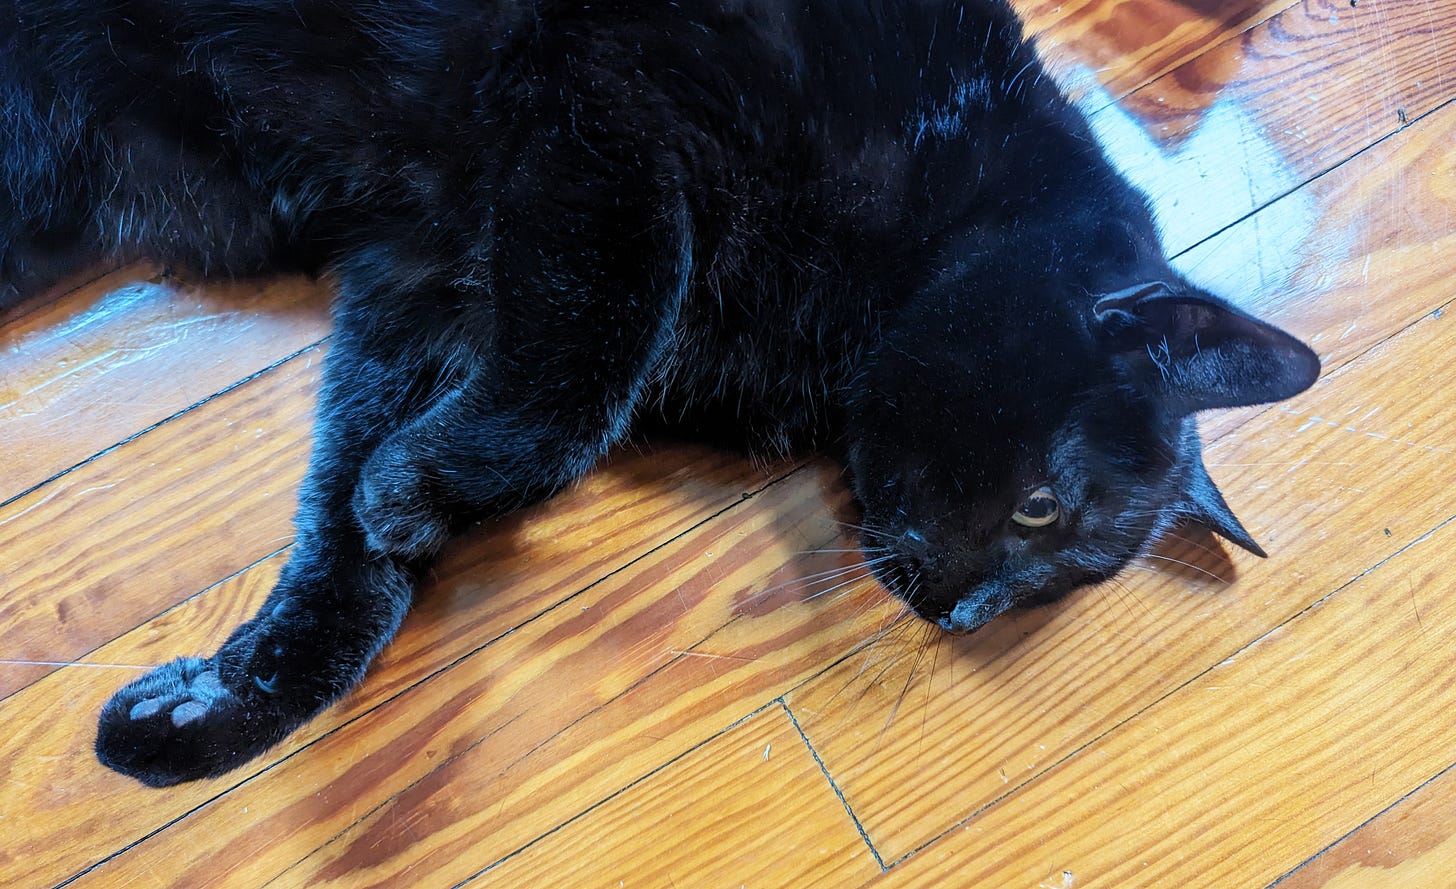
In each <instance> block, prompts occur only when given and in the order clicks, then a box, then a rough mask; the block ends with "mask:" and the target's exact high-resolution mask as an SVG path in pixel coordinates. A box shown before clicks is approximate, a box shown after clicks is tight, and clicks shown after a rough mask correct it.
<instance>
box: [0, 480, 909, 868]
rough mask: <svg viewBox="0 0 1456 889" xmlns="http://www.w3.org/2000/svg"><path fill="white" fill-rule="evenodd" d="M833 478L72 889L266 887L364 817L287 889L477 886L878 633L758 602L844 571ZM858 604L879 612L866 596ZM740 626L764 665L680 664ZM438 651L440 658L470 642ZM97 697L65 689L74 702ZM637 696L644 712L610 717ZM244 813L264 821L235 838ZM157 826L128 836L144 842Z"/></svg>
mask: <svg viewBox="0 0 1456 889" xmlns="http://www.w3.org/2000/svg"><path fill="white" fill-rule="evenodd" d="M837 475H838V471H837V470H836V469H833V468H832V467H816V471H814V472H803V473H798V474H796V475H794V476H791V477H790V478H789V479H788V480H786V481H784V482H781V483H779V484H777V485H774V486H772V487H770V488H768V489H767V490H765V491H764V492H763V493H761V494H758V495H757V496H755V498H754V499H753V501H752V504H753V506H754V508H753V509H747V508H743V507H735V508H734V509H731V510H729V511H728V512H726V513H724V514H723V515H720V516H718V517H717V518H715V519H713V520H712V521H710V522H708V523H707V524H705V525H704V526H703V527H702V528H701V529H699V531H698V532H696V533H695V534H693V535H688V536H684V537H683V538H680V539H678V540H675V541H673V542H672V543H670V544H669V545H667V546H664V547H662V548H660V549H658V550H656V551H654V552H652V553H650V554H649V555H647V556H646V557H644V558H643V559H641V560H639V561H638V562H636V563H634V564H632V565H630V566H628V567H627V568H624V569H623V570H621V571H619V572H617V573H616V574H614V575H612V576H611V577H609V578H606V579H605V580H603V581H602V582H601V583H599V584H596V585H595V586H593V587H591V588H590V589H588V590H586V591H584V592H583V593H581V594H580V595H579V596H577V597H576V598H573V599H572V600H570V601H569V602H567V603H564V604H563V605H562V606H561V607H559V608H556V609H554V610H552V611H550V612H548V613H546V614H544V615H542V616H541V617H540V618H539V619H537V620H534V621H531V622H528V623H526V624H525V625H523V626H521V627H520V628H518V629H516V630H515V631H514V632H512V633H510V634H509V635H506V636H504V637H502V638H500V639H498V640H496V641H495V642H494V643H492V644H489V645H485V646H484V647H483V648H482V649H481V650H479V651H477V652H475V653H474V654H472V655H470V656H469V657H467V658H466V659H465V660H463V661H461V662H460V663H458V664H455V665H454V666H453V667H452V668H451V669H449V670H447V671H445V672H443V673H441V674H439V675H437V676H435V677H433V678H432V679H431V680H430V681H429V682H426V683H424V684H421V685H417V686H414V687H412V688H409V689H408V690H407V691H405V692H404V693H403V694H401V695H399V696H398V697H396V698H393V699H392V700H390V701H388V702H387V703H385V704H384V705H383V706H379V707H378V708H377V709H373V710H371V711H370V712H368V713H367V714H366V715H364V716H363V717H362V718H360V719H357V720H356V721H353V722H351V723H349V724H347V725H345V726H344V727H343V728H341V729H339V730H338V731H334V732H332V733H330V734H327V735H326V736H324V737H323V738H322V739H321V740H319V741H318V743H317V744H314V745H313V746H312V747H310V748H309V749H308V750H306V751H304V752H303V753H300V754H299V755H297V756H294V757H292V758H289V759H287V760H285V761H283V762H281V763H280V764H279V765H277V766H276V767H274V768H273V769H272V770H271V771H270V772H268V773H267V776H266V780H259V781H252V782H249V783H246V784H243V785H242V786H241V787H238V788H237V789H235V790H233V791H232V792H231V793H230V794H228V795H227V796H226V797H224V798H223V799H222V800H220V801H219V802H218V803H215V804H213V805H209V806H207V807H205V808H203V809H201V810H199V811H198V812H196V813H195V814H193V815H192V816H191V817H189V818H187V819H186V820H184V821H182V822H181V823H179V824H177V825H174V826H173V827H171V828H170V829H168V830H166V831H163V832H162V833H160V834H157V835H156V836H153V837H150V838H149V839H147V840H146V841H144V842H142V843H140V844H139V845H137V846H135V847H133V848H131V849H128V850H127V851H126V852H125V853H124V854H122V855H120V856H118V857H117V858H116V859H114V860H112V861H110V862H107V863H106V864H105V865H103V866H102V867H99V868H97V869H96V870H94V871H92V872H91V873H89V874H87V875H86V876H84V877H82V878H81V879H80V880H78V881H77V882H76V883H74V884H73V885H74V886H76V887H78V889H79V887H85V886H92V885H96V886H114V885H137V886H147V885H177V886H190V885H198V884H199V883H202V882H209V881H211V880H213V879H214V878H213V877H210V876H209V875H215V874H224V875H225V876H223V877H216V882H215V883H213V884H215V885H236V886H255V885H259V884H261V883H263V882H265V881H266V880H268V879H269V878H271V877H273V876H274V875H275V874H277V872H278V871H280V870H282V869H283V868H284V867H285V866H286V865H287V864H289V863H290V862H292V861H295V860H298V859H300V858H303V857H304V856H306V855H308V853H310V852H312V851H313V850H315V849H317V848H318V847H320V846H324V844H325V843H326V842H328V841H329V839H330V838H331V837H335V836H336V835H338V834H339V833H340V832H341V831H343V830H345V829H346V828H348V827H349V825H350V824H352V823H354V822H355V821H357V820H358V819H360V818H362V817H364V816H366V815H368V816H369V817H368V818H367V819H366V821H365V822H364V823H362V824H361V825H360V826H359V828H358V829H356V831H354V832H351V834H350V835H349V836H348V837H347V838H341V839H340V840H339V841H335V842H333V843H329V844H328V845H327V846H324V849H323V851H324V853H325V854H323V855H318V856H314V857H312V858H310V859H309V860H308V861H307V862H305V865H304V866H300V867H299V868H296V869H295V870H293V871H291V872H290V876H289V879H290V880H292V881H297V882H302V883H308V884H309V885H328V884H329V882H328V881H326V880H325V878H324V876H323V873H324V872H325V871H327V873H328V874H329V875H331V876H332V878H333V880H332V881H333V882H334V883H336V884H338V885H346V886H351V887H358V886H364V885H371V884H374V883H380V884H388V883H390V882H392V881H393V882H399V881H402V882H403V883H404V884H406V885H425V884H429V885H435V884H441V885H449V884H451V883H453V882H455V881H458V880H460V879H464V878H466V877H469V876H470V875H471V874H473V873H475V872H476V871H478V870H480V869H481V868H482V867H485V866H486V865H489V864H490V863H492V862H494V861H496V860H499V859H501V858H503V857H505V856H506V855H508V854H510V853H511V852H513V851H515V850H517V849H519V848H521V847H522V846H525V845H526V844H528V843H530V842H531V841H532V840H535V839H536V838H538V837H540V836H542V835H543V834H545V833H547V832H549V831H550V830H551V829H552V828H553V827H555V826H556V825H558V824H561V823H563V822H565V821H566V820H568V819H570V818H572V817H573V816H575V815H577V814H578V813H580V812H582V811H584V810H585V809H587V808H589V807H590V806H592V805H594V804H596V803H598V802H601V801H602V800H604V799H606V798H608V797H610V796H611V795H612V794H613V793H615V792H616V791H617V790H619V789H620V788H622V787H625V786H627V785H628V784H630V783H631V782H632V781H635V780H636V779H638V778H640V777H641V776H643V775H645V774H647V773H649V772H651V771H652V770H653V769H655V768H656V767H657V766H658V765H660V764H661V763H663V762H665V761H668V760H671V759H674V758H676V757H677V756H680V755H682V754H683V753H685V752H687V751H688V750H690V749H691V748H693V747H694V746H697V745H698V744H701V743H702V742H703V741H704V740H706V739H707V738H710V737H712V736H713V735H715V734H717V733H718V732H721V731H722V730H723V729H725V728H727V727H728V726H730V725H732V724H733V723H734V722H736V721H737V720H738V719H740V718H741V717H742V716H743V715H744V714H745V713H747V712H752V711H753V710H754V709H757V707H758V706H762V704H761V703H760V704H758V705H755V706H745V698H750V699H752V698H756V697H757V694H755V693H758V694H761V693H762V692H763V689H764V687H765V686H766V685H774V684H776V683H778V682H780V681H782V680H781V678H780V677H781V676H783V675H785V674H788V675H799V676H807V675H811V674H812V672H813V671H815V670H817V669H820V668H821V667H822V665H823V664H824V663H825V662H826V661H827V660H828V659H829V658H830V657H832V655H833V653H834V652H835V651H836V650H837V649H838V647H839V646H840V645H842V644H843V640H844V635H843V630H844V624H845V623H846V622H849V623H858V625H859V626H860V627H861V630H860V631H859V636H860V637H862V636H863V632H864V629H865V628H871V627H873V626H874V625H875V622H876V621H877V620H880V619H882V618H880V617H876V616H874V614H873V613H872V610H867V609H866V608H865V602H863V601H857V600H855V599H853V598H852V597H851V598H849V599H844V600H840V601H839V602H837V603H836V604H835V605H834V606H833V612H832V613H833V615H834V616H836V617H837V618H838V620H831V621H829V622H828V623H827V625H826V628H825V629H824V630H823V631H822V632H818V633H814V634H812V635H810V636H809V637H808V638H807V639H806V638H804V627H805V626H806V625H807V624H808V621H809V618H810V617H811V616H814V615H815V612H816V610H817V609H815V608H813V607H812V606H811V605H806V604H804V603H802V602H800V601H799V599H800V598H801V597H802V587H798V586H795V585H792V584H790V585H788V586H785V587H784V588H783V589H781V590H775V591H774V592H772V593H770V594H769V595H759V593H760V592H761V591H762V583H763V578H764V576H765V574H766V573H767V572H766V571H765V567H766V565H769V564H776V565H782V566H793V565H795V564H803V561H802V560H804V559H806V560H807V562H808V563H809V564H815V565H817V564H822V563H823V562H824V561H825V560H829V561H831V562H837V561H842V560H843V558H844V554H842V553H820V554H817V555H813V556H804V557H799V556H796V555H795V553H796V551H797V550H799V549H802V548H804V545H805V543H806V542H809V541H815V540H829V539H833V538H834V537H835V536H836V535H837V527H836V524H835V522H834V521H833V519H832V518H831V517H830V516H829V515H827V514H826V511H825V509H824V508H823V506H822V504H821V500H820V495H819V493H818V492H819V491H820V490H821V489H822V488H823V487H824V485H825V480H826V479H832V478H835V477H837ZM838 496H839V497H840V498H841V499H842V498H843V494H842V492H841V493H839V494H838ZM786 570H787V571H789V572H794V571H795V568H794V567H787V568H786ZM793 576H795V574H794V573H790V574H789V575H788V577H793ZM862 592H865V593H867V594H869V595H871V596H872V597H873V601H875V602H883V597H884V594H883V593H882V592H880V591H879V590H878V589H874V588H872V585H871V584H868V583H866V584H864V585H863V589H862ZM432 598H433V597H432ZM457 607H458V605H457ZM892 610H893V611H898V608H894V609H892ZM735 615H737V616H738V618H739V619H740V620H744V621H751V622H761V623H763V624H764V625H765V627H766V631H767V632H770V633H774V634H777V635H776V636H770V637H769V638H765V639H760V644H761V645H762V647H763V649H764V650H763V652H762V653H761V655H760V656H759V657H757V658H755V657H751V656H748V655H747V654H744V655H740V656H738V657H736V658H722V659H718V658H713V657H709V656H705V655H704V654H703V653H701V652H698V653H694V654H685V652H687V651H689V650H690V649H691V648H692V646H693V645H694V644H695V643H697V642H699V641H700V640H701V639H702V638H703V637H704V636H707V635H709V634H710V633H712V632H713V630H714V629H715V628H717V627H719V626H722V625H723V623H725V622H729V621H732V620H733V619H734V616H735ZM421 617H424V616H422V615H416V616H412V618H411V620H410V621H409V622H408V623H407V625H406V628H405V631H404V632H403V633H402V637H401V639H400V640H398V641H397V642H396V643H395V645H394V646H393V647H392V649H391V650H393V649H399V648H404V649H408V648H410V647H413V646H419V647H421V648H426V649H428V648H429V647H430V646H433V645H436V644H437V640H438V638H439V636H440V635H441V634H440V633H439V631H438V629H439V628H438V627H436V626H432V625H430V622H429V620H428V619H423V620H422V619H417V618H421ZM139 632H140V631H139ZM443 635H444V637H445V639H446V640H447V643H446V644H448V640H451V639H453V638H455V637H456V633H454V632H453V631H450V632H446V633H444V634H443ZM410 637H414V638H410ZM790 643H794V644H790ZM452 654H453V653H452V652H448V651H447V652H445V653H444V654H443V655H442V654H440V653H438V652H435V651H433V650H432V649H431V654H430V655H429V657H430V658H431V659H433V660H438V661H439V662H440V663H442V664H448V663H449V662H450V660H451V655H452ZM119 657H120V656H119V655H118V656H117V658H118V659H119ZM664 664H674V665H676V666H677V669H674V670H673V671H671V672H670V673H668V674H667V675H666V676H665V677H664V678H665V680H666V681H658V682H653V681H651V680H648V681H644V680H643V677H649V676H652V677H655V676H656V675H658V674H660V673H661V672H662V671H661V670H660V669H659V668H660V667H662V665H664ZM401 668H402V664H401V662H399V661H395V662H392V663H384V664H381V665H380V667H379V669H377V670H376V671H374V673H373V674H372V675H371V679H370V680H369V681H368V682H366V684H365V686H364V687H363V688H362V689H361V690H360V691H359V692H358V693H356V695H355V696H354V698H351V699H350V701H348V702H346V704H345V708H346V712H344V713H343V714H341V716H340V718H341V719H343V718H349V717H350V716H352V715H355V714H356V713H357V712H359V707H357V706H356V704H355V699H356V698H359V697H361V696H371V695H372V694H373V693H374V690H375V689H376V688H378V687H379V686H385V687H393V686H395V685H398V684H400V683H399V682H398V681H397V680H395V679H392V678H391V676H390V674H391V673H392V672H395V671H396V670H399V669H401ZM87 681H90V680H88V677H87V676H85V675H82V676H73V677H72V678H71V684H72V685H75V684H77V683H82V682H87ZM745 685H746V686H747V687H746V688H745ZM68 687H70V686H68ZM626 693H630V694H631V695H632V697H631V706H629V707H618V708H606V707H605V706H604V705H606V704H607V703H608V702H610V701H613V700H615V699H617V698H619V697H621V696H622V695H624V694H626ZM775 694H776V692H775V693H773V694H768V695H767V697H763V698H762V701H763V702H767V701H768V700H771V699H772V698H773V697H774V696H775ZM371 702H372V703H378V701H377V700H372V701H371ZM0 714H3V709H0ZM603 714H604V715H605V716H606V717H607V719H606V724H607V725H612V724H617V723H620V722H621V721H622V720H625V721H626V722H627V723H635V724H628V725H620V724H618V725H617V729H618V730H617V731H615V732H611V731H601V730H598V729H599V726H598V725H597V724H596V720H598V719H599V718H601V715H603ZM333 718H334V714H329V715H327V716H326V717H325V720H324V722H325V723H326V725H332V724H333ZM314 728H315V727H314V726H309V727H308V729H307V730H306V733H307V734H309V735H311V736H313V735H314ZM304 740H305V739H302V738H300V739H296V740H294V741H290V742H289V746H288V748H287V749H288V750H293V749H297V747H298V745H300V744H302V743H303V742H304ZM422 779H423V780H422ZM31 780H32V783H36V784H45V785H53V784H55V783H58V782H57V781H56V780H55V779H51V780H47V781H44V782H42V781H40V780H38V779H31ZM401 791H403V792H404V793H403V796H402V798H401V799H400V800H397V801H395V802H391V798H392V797H396V796H400V795H401ZM137 793H145V792H144V791H137ZM189 800H190V797H189ZM386 802H391V804H390V806H387V807H385V808H379V807H380V805H381V804H383V803H386ZM415 804H418V805H415ZM242 809H247V810H249V811H266V812H269V813H270V814H269V817H268V818H266V819H253V820H249V819H239V818H238V817H237V812H239V811H241V810H242ZM371 812H372V814H371ZM153 817H154V814H153V813H148V814H147V815H146V817H144V818H143V819H142V823H140V824H134V825H133V826H132V827H131V830H132V831H135V832H136V833H137V834H141V833H144V832H145V830H144V827H145V825H146V824H150V823H151V822H152V820H153ZM401 819H404V820H401ZM158 823H165V822H158ZM404 823H407V824H410V825H411V829H412V830H413V831H414V832H415V835H420V836H424V835H434V836H435V841H434V842H432V843H431V844H430V845H429V847H428V848H426V847H421V846H415V845H414V844H413V843H412V842H411V836H405V835H402V834H400V833H399V832H398V831H397V830H396V828H395V825H398V824H404ZM103 827H104V825H95V826H93V827H92V828H91V829H92V830H99V829H103ZM38 839H39V838H38ZM107 842H111V840H110V839H108V840H107ZM264 850H266V851H267V854H266V855H264V854H262V853H263V851H264ZM335 858H340V859H342V861H341V862H340V863H335V862H334V861H333V859H335ZM179 861H185V862H189V865H188V866H185V867H180V866H177V865H176V862H179ZM157 874H163V875H165V876H163V877H158V876H156V875H157Z"/></svg>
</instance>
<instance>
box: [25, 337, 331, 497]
mask: <svg viewBox="0 0 1456 889" xmlns="http://www.w3.org/2000/svg"><path fill="white" fill-rule="evenodd" d="M328 339H329V337H327V336H325V337H322V338H320V339H317V340H314V341H313V342H311V343H309V344H308V345H306V346H303V347H302V348H300V349H298V350H296V351H294V352H290V353H289V354H287V355H285V356H283V357H282V358H279V359H278V360H276V361H274V362H272V363H271V364H268V365H266V366H264V367H262V368H260V369H258V370H256V371H254V372H252V373H250V374H248V375H247V376H245V377H243V378H242V379H239V380H236V381H234V382H232V383H229V384H228V385H226V386H224V387H223V388H221V389H218V390H217V391H216V392H213V393H212V394H210V395H207V396H205V397H203V398H201V399H199V400H197V401H195V402H193V403H192V404H189V405H187V406H186V407H184V408H182V409H180V410H178V411H176V412H174V413H171V414H168V415H167V416H165V417H163V418H162V419H160V420H157V421H156V422H154V423H151V424H149V425H147V426H144V427H142V428H141V429H138V430H137V431H136V432H133V433H131V434H130V435H128V436H126V437H125V438H123V439H121V440H120V441H117V442H115V443H113V444H109V445H107V446H106V447H104V448H102V449H101V450H99V451H97V452H96V453H94V454H92V455H91V456H89V457H87V458H85V459H84V460H80V461H78V462H76V463H73V464H72V465H70V466H67V467H66V468H64V469H61V470H59V471H57V472H55V473H54V474H52V475H51V476H49V477H48V478H46V479H44V480H42V481H38V482H36V483H35V484H33V485H31V486H30V487H28V488H26V489H25V490H23V491H21V492H19V493H17V494H14V495H11V496H8V497H5V498H4V499H3V500H0V509H4V508H5V507H7V506H9V505H10V504H12V503H14V502H16V501H17V500H20V499H21V498H23V497H26V496H29V495H30V494H33V493H35V492H36V491H38V490H40V489H41V488H43V487H45V486H46V485H48V484H50V483H51V482H54V481H56V480H58V479H61V478H64V477H65V476H68V475H70V474H71V473H73V472H75V471H76V470H78V469H80V468H81V467H83V466H85V465H87V464H89V463H93V462H95V461H97V460H99V459H101V458H102V457H104V456H106V455H107V454H109V453H111V452H112V451H115V450H116V449H117V448H120V447H123V446H125V445H128V444H130V443H131V442H134V441H136V440H137V439H139V438H141V437H142V436H144V435H147V434H149V433H151V432H154V431H155V430H157V429H160V428H161V427H163V426H165V425H167V424H168V423H171V422H172V421H173V420H178V419H180V418H182V417H184V416H186V415H187V414H190V413H192V412H193V411H195V410H197V409H198V408H200V407H202V406H203V405H205V404H208V403H209V402H211V401H214V400H215V399H217V398H220V397H222V396H224V395H226V394H228V393H229V392H232V391H233V390H235V389H237V388H239V387H241V386H245V385H247V384H248V383H251V382H252V381H253V380H256V379H258V378H259V377H261V376H263V375H264V374H269V373H272V372H273V371H275V370H277V369H278V368H280V367H282V366H283V365H285V364H287V363H288V362H290V361H293V360H294V359H296V358H299V357H301V356H302V355H303V354H304V353H306V352H309V351H311V350H313V349H317V348H318V347H319V346H321V345H322V344H324V343H325V342H327V341H328Z"/></svg>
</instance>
